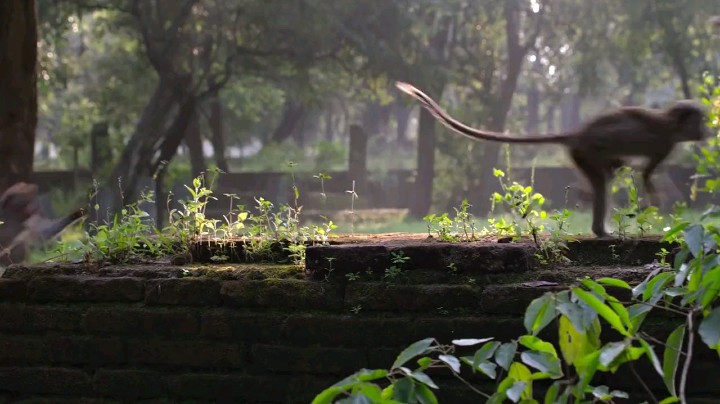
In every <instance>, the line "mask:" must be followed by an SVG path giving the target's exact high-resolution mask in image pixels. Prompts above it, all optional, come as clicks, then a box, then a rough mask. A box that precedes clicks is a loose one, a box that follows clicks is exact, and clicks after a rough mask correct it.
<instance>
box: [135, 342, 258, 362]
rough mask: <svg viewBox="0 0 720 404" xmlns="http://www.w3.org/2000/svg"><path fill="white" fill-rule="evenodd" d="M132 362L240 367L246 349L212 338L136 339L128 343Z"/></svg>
mask: <svg viewBox="0 0 720 404" xmlns="http://www.w3.org/2000/svg"><path fill="white" fill-rule="evenodd" d="M128 357H129V359H130V361H131V362H132V363H136V364H143V365H170V366H182V367H194V368H225V369H236V368H240V367H241V366H242V365H243V363H244V360H243V350H242V349H241V348H240V346H239V345H238V344H225V343H216V342H209V341H166V340H134V341H130V342H128Z"/></svg>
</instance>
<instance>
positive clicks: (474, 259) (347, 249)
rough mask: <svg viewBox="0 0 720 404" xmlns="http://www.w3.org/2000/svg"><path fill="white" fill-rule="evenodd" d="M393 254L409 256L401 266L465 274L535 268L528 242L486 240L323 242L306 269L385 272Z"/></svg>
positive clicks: (316, 275)
mask: <svg viewBox="0 0 720 404" xmlns="http://www.w3.org/2000/svg"><path fill="white" fill-rule="evenodd" d="M393 253H394V254H396V255H397V254H400V253H402V256H404V257H407V258H409V259H408V260H407V261H406V262H405V263H403V264H402V265H401V266H402V269H404V270H413V269H434V270H447V268H448V267H449V266H451V265H452V266H454V268H455V269H456V270H458V271H462V272H463V273H469V274H474V273H480V274H487V273H497V272H500V273H508V272H525V271H529V270H531V269H532V268H533V267H534V253H535V248H534V247H533V246H530V245H528V244H498V243H487V242H472V243H443V242H418V241H412V242H393V243H388V244H383V245H379V244H344V245H325V246H323V245H320V246H312V247H308V248H307V252H306V268H307V270H308V272H309V273H310V276H311V277H312V278H313V279H322V278H323V277H324V276H325V275H326V274H328V273H332V274H335V275H338V274H339V275H345V274H348V273H356V272H359V273H363V272H368V271H369V272H373V273H378V274H382V273H383V272H384V271H385V269H387V268H389V267H390V266H391V265H393V262H392V259H393Z"/></svg>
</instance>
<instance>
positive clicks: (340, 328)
mask: <svg viewBox="0 0 720 404" xmlns="http://www.w3.org/2000/svg"><path fill="white" fill-rule="evenodd" d="M284 330H285V337H284V339H285V340H286V341H288V342H290V343H291V344H293V345H294V346H295V345H300V346H307V345H315V344H319V345H322V346H343V347H367V348H370V347H372V348H377V347H384V346H391V347H398V346H402V345H406V344H409V343H412V342H414V341H413V340H412V337H411V335H412V334H413V331H414V330H415V323H414V321H413V320H412V319H410V318H405V317H400V316H393V317H390V318H383V317H380V318H377V317H364V316H363V315H362V314H361V315H328V314H298V315H291V316H289V317H288V318H287V320H286V322H285V329H284ZM359 331H361V332H359Z"/></svg>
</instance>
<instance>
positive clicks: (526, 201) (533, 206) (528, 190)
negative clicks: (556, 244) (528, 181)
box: [489, 169, 547, 244]
mask: <svg viewBox="0 0 720 404" xmlns="http://www.w3.org/2000/svg"><path fill="white" fill-rule="evenodd" d="M493 173H494V175H495V177H496V178H497V179H498V181H499V182H500V187H501V188H502V192H503V193H504V194H501V193H499V192H495V193H494V194H493V195H492V198H491V201H492V210H493V211H494V210H495V206H497V205H498V204H502V205H504V206H505V207H506V208H508V209H509V210H510V212H511V213H512V215H513V220H512V223H511V224H508V223H507V222H506V221H505V220H504V219H503V218H501V219H494V220H489V223H490V225H491V226H494V227H495V228H496V230H498V231H500V232H506V231H507V230H508V228H510V229H512V230H513V233H514V235H515V237H520V236H521V235H522V233H523V231H522V230H523V229H522V227H521V226H520V224H519V223H518V220H523V221H524V222H525V224H526V225H527V228H528V230H529V231H530V234H531V235H532V237H533V240H534V241H535V243H536V244H538V238H537V237H538V235H539V234H540V232H541V231H542V230H543V229H544V226H543V225H542V224H539V223H538V222H537V221H536V220H537V219H545V218H546V217H547V213H546V212H545V211H544V210H542V205H543V204H544V203H545V197H543V196H542V195H541V194H540V193H537V192H533V186H532V185H529V186H523V185H521V184H519V183H518V182H513V183H512V184H510V185H508V184H507V183H506V182H505V181H504V180H503V178H504V177H505V173H504V172H503V171H502V170H498V169H494V170H493Z"/></svg>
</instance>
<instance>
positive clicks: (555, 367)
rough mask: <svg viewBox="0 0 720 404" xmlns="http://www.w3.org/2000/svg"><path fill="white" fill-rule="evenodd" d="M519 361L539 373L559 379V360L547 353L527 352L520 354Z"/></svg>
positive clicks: (560, 373)
mask: <svg viewBox="0 0 720 404" xmlns="http://www.w3.org/2000/svg"><path fill="white" fill-rule="evenodd" d="M520 360H522V362H523V363H524V364H526V365H528V366H530V367H532V368H535V369H537V370H539V371H541V372H546V373H549V374H551V375H552V376H553V377H556V378H557V377H561V376H562V374H563V373H562V369H561V368H560V360H559V359H558V358H557V357H554V356H553V355H551V354H549V353H547V352H537V351H527V352H523V353H522V354H520Z"/></svg>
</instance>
